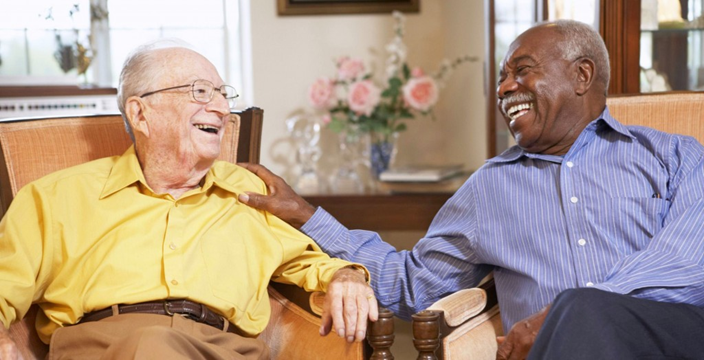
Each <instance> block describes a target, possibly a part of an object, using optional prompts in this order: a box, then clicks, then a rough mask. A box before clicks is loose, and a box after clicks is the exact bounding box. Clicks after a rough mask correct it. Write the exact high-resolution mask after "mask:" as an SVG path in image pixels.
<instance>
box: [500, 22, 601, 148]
mask: <svg viewBox="0 0 704 360" xmlns="http://www.w3.org/2000/svg"><path fill="white" fill-rule="evenodd" d="M562 40H563V38H562V36H561V35H560V34H559V33H558V32H557V31H556V30H555V29H553V28H551V27H550V26H549V25H543V26H538V27H534V28H532V29H529V30H528V31H526V32H524V33H523V34H521V35H520V36H519V37H518V38H517V39H516V40H515V41H514V42H513V43H512V44H511V46H510V47H509V49H508V51H507V54H506V57H505V58H504V60H503V61H502V63H501V65H500V75H499V86H498V89H497V94H498V99H499V104H498V105H499V107H500V109H501V111H502V113H503V114H504V117H505V118H506V123H507V125H508V127H509V129H510V130H511V132H512V133H513V136H514V138H515V139H516V143H517V144H518V145H519V146H520V147H521V148H523V149H524V150H526V151H528V152H532V153H543V154H557V155H562V154H565V153H567V151H568V150H569V147H570V146H571V145H572V144H573V143H574V141H575V140H576V138H577V136H578V135H579V133H580V132H581V131H582V129H583V128H584V126H586V124H587V123H588V122H589V121H591V120H592V119H593V118H590V116H591V114H589V113H588V112H587V111H586V108H585V107H584V106H581V105H582V104H581V102H582V101H584V100H585V99H580V95H583V94H578V92H579V91H580V90H578V89H582V88H583V86H582V85H583V80H584V79H582V75H583V74H581V73H580V70H583V69H580V67H581V66H582V64H581V62H580V61H581V60H578V59H565V58H564V55H563V53H562V50H561V48H562V46H561V42H562Z"/></svg>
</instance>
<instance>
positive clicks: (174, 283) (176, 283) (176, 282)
mask: <svg viewBox="0 0 704 360" xmlns="http://www.w3.org/2000/svg"><path fill="white" fill-rule="evenodd" d="M171 284H173V285H178V281H177V280H176V279H173V280H171ZM590 284H591V283H590Z"/></svg>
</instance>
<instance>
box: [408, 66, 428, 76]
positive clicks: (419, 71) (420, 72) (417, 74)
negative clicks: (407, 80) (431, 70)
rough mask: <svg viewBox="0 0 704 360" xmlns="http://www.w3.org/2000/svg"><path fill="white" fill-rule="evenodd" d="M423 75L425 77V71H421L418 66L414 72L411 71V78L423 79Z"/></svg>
mask: <svg viewBox="0 0 704 360" xmlns="http://www.w3.org/2000/svg"><path fill="white" fill-rule="evenodd" d="M423 75H425V73H424V72H423V69H421V68H419V67H417V66H416V67H414V68H413V70H411V76H412V77H414V78H417V77H421V76H423Z"/></svg>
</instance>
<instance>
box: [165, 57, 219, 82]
mask: <svg viewBox="0 0 704 360" xmlns="http://www.w3.org/2000/svg"><path fill="white" fill-rule="evenodd" d="M154 55H155V56H154V58H155V59H156V64H155V65H156V67H157V68H158V69H161V70H163V76H161V78H160V79H158V80H157V79H155V81H158V82H159V83H161V84H160V85H163V86H174V85H173V84H176V83H178V84H181V83H184V84H185V83H190V82H193V81H195V80H198V79H204V80H209V81H210V82H212V83H213V84H215V86H220V85H222V83H223V81H222V79H221V78H220V75H219V74H218V71H217V69H216V68H215V66H214V65H213V64H212V63H211V62H210V61H209V60H208V59H206V58H205V57H204V56H203V55H201V54H199V53H197V52H195V51H193V50H190V49H186V48H166V49H158V50H154ZM178 84H176V85H178Z"/></svg>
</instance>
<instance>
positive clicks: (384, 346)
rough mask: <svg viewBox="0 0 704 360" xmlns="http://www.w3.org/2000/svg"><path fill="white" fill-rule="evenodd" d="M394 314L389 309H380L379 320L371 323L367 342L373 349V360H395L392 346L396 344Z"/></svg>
mask: <svg viewBox="0 0 704 360" xmlns="http://www.w3.org/2000/svg"><path fill="white" fill-rule="evenodd" d="M394 337H395V335H394V314H393V313H392V312H391V310H389V309H385V308H379V320H377V321H376V322H371V321H370V322H369V325H368V327H367V342H369V346H371V347H372V355H371V357H370V358H369V359H371V360H394V356H393V355H392V354H391V345H393V343H394Z"/></svg>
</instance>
